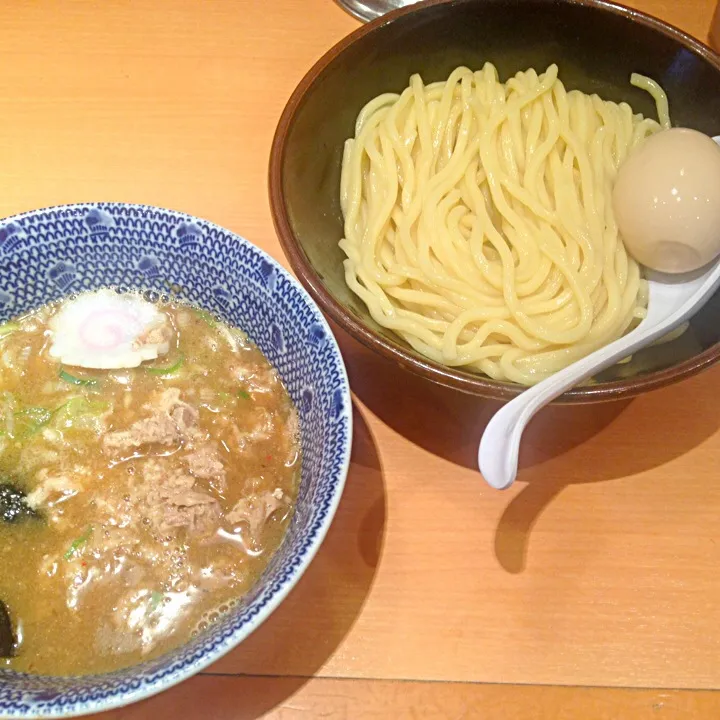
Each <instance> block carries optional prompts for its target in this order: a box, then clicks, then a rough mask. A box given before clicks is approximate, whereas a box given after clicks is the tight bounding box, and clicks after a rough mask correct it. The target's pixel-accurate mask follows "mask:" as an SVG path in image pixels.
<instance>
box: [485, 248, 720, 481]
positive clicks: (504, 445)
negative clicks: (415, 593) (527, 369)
mask: <svg viewBox="0 0 720 720" xmlns="http://www.w3.org/2000/svg"><path fill="white" fill-rule="evenodd" d="M718 286H720V261H718V262H717V263H716V264H715V265H714V266H713V267H712V268H711V269H710V270H708V271H707V272H706V273H705V274H704V275H701V276H699V277H697V278H696V279H695V280H694V281H693V283H692V285H691V286H690V288H691V291H690V293H689V295H686V296H684V297H683V296H680V295H677V296H676V297H670V298H660V297H658V298H656V299H655V300H656V301H655V302H654V299H653V297H652V296H653V293H652V290H651V308H650V311H649V315H650V316H651V317H647V318H646V319H645V320H643V321H642V322H641V323H640V325H638V326H637V327H636V328H635V329H634V330H633V331H631V332H629V333H628V334H627V335H624V336H623V337H621V338H618V339H617V340H615V341H614V342H611V343H610V344H609V345H606V346H605V347H601V348H599V349H598V350H596V351H595V352H593V353H590V355H587V356H585V357H584V358H582V359H581V360H578V361H577V362H575V363H573V364H572V365H569V366H568V367H566V368H564V369H563V370H560V371H559V372H556V373H555V374H554V375H551V376H550V377H549V378H547V379H546V380H543V381H542V382H539V383H538V384H537V385H534V386H533V387H530V388H528V389H527V390H525V391H524V392H523V393H522V394H521V395H518V396H517V397H516V398H515V399H514V400H511V401H510V402H509V403H508V404H507V405H505V406H504V407H502V408H500V410H498V412H497V413H495V415H494V416H493V417H492V418H491V419H490V422H489V423H488V424H487V427H486V428H485V432H484V433H483V436H482V440H481V441H480V447H479V449H478V467H479V468H480V472H481V473H482V475H483V477H484V478H485V480H486V482H487V483H488V484H489V485H491V486H492V487H494V488H497V489H498V490H504V489H505V488H507V487H509V486H510V485H512V483H513V482H514V481H515V476H516V475H517V469H518V454H519V451H520V439H521V438H522V434H523V431H524V430H525V426H526V425H527V424H528V422H530V420H531V418H532V417H533V415H535V413H536V412H537V411H538V410H540V408H542V407H543V406H545V405H547V404H548V403H549V402H551V401H552V400H554V399H555V398H556V397H558V396H559V395H562V393H564V392H565V391H566V390H569V389H570V388H572V387H574V386H575V385H577V384H578V383H581V382H582V381H583V380H587V378H589V377H592V376H593V375H595V374H597V373H598V372H600V371H601V370H604V369H605V368H607V367H610V365H613V364H615V363H616V362H618V361H619V360H622V359H623V358H626V357H627V356H628V355H632V354H633V353H634V352H636V351H638V350H640V349H641V348H643V347H645V346H646V345H649V344H650V343H652V342H654V341H655V340H659V339H660V338H661V337H663V336H665V335H666V334H667V333H669V332H671V331H672V330H674V329H675V328H677V327H678V326H679V325H681V324H682V323H683V322H685V321H686V320H688V319H689V318H690V317H692V316H693V315H694V314H695V313H696V312H697V311H698V310H699V309H700V308H701V307H702V306H703V305H704V304H705V303H706V302H707V301H708V300H709V299H710V297H711V296H712V295H713V293H714V292H715V291H716V290H717V288H718ZM657 300H660V302H657ZM654 306H657V307H658V308H661V309H662V311H664V312H666V313H668V314H667V315H666V316H665V317H658V316H657V315H655V313H654V312H653V307H654Z"/></svg>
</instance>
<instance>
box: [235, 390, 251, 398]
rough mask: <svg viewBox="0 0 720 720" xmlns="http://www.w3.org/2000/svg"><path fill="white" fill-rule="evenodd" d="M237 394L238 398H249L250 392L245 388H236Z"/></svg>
mask: <svg viewBox="0 0 720 720" xmlns="http://www.w3.org/2000/svg"><path fill="white" fill-rule="evenodd" d="M237 396H238V397H239V398H242V399H243V400H249V399H250V393H249V392H248V391H247V390H238V391H237Z"/></svg>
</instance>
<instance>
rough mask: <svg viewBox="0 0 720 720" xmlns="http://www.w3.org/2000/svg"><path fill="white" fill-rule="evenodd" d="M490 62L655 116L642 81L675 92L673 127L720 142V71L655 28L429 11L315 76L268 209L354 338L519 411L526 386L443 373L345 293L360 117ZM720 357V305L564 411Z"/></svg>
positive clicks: (320, 296)
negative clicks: (382, 98) (387, 96)
mask: <svg viewBox="0 0 720 720" xmlns="http://www.w3.org/2000/svg"><path fill="white" fill-rule="evenodd" d="M485 61H490V62H492V63H494V64H495V65H496V66H497V68H498V71H499V72H500V75H501V77H503V78H506V77H508V76H510V75H513V74H514V73H515V72H517V71H518V70H523V69H526V68H528V67H535V68H537V69H545V68H546V67H547V66H548V65H549V64H551V63H553V62H555V63H557V64H558V65H559V67H560V76H561V78H562V80H563V81H564V82H565V84H566V86H567V87H569V88H578V89H580V90H583V91H584V92H586V93H594V92H595V93H599V94H600V95H602V96H603V97H605V98H607V99H610V100H615V101H618V102H619V101H622V100H625V101H628V102H629V103H630V104H631V105H632V106H633V107H634V108H635V109H636V110H638V111H640V112H643V113H644V114H646V115H654V107H653V105H652V101H651V100H650V98H649V96H648V95H647V94H646V93H644V92H642V91H640V90H637V89H635V88H633V87H631V86H630V84H629V78H630V74H631V73H632V72H640V73H643V74H646V75H649V76H651V77H653V78H654V79H656V80H657V81H659V82H660V83H661V84H662V85H663V87H664V88H665V90H666V91H667V93H668V96H669V100H670V109H671V115H672V119H673V122H674V124H675V125H682V126H688V127H693V128H696V129H698V130H701V131H703V132H705V133H708V134H709V135H716V134H718V133H719V132H720V58H719V57H718V56H717V55H716V54H715V53H714V52H712V51H711V50H709V49H708V48H707V47H705V46H704V45H702V44H701V43H699V42H697V41H696V40H694V39H692V38H691V37H689V36H688V35H685V34H683V33H682V32H680V31H679V30H677V29H675V28H673V27H670V26H668V25H666V24H664V23H662V22H660V21H659V20H656V19H654V18H651V17H648V16H647V15H644V14H642V13H639V12H636V11H635V10H630V9H628V8H625V7H621V6H619V5H613V4H611V3H608V2H603V1H602V0H429V2H425V3H421V4H419V5H414V6H411V7H409V8H407V9H404V10H399V11H396V12H394V13H391V14H389V15H386V16H385V17H382V18H380V19H378V20H376V21H374V22H372V23H370V24H368V25H365V26H363V27H361V28H359V29H358V30H356V31H355V32H353V33H352V34H351V35H349V36H348V37H347V38H345V39H344V40H342V41H341V42H339V43H338V44H337V45H336V46H335V47H333V48H332V49H331V50H329V51H328V52H327V53H326V54H325V55H324V56H323V57H322V58H320V60H319V61H318V62H317V63H316V64H315V65H314V66H313V67H312V68H311V70H310V71H309V72H308V73H307V75H306V76H305V77H304V78H303V80H302V82H301V83H300V85H299V86H298V87H297V89H296V90H295V92H294V93H293V95H292V97H291V98H290V100H289V102H288V104H287V106H286V107H285V110H284V112H283V114H282V117H281V119H280V123H279V125H278V128H277V131H276V134H275V139H274V142H273V147H272V153H271V157H270V203H271V208H272V214H273V219H274V222H275V227H276V230H277V233H278V235H279V237H280V242H281V243H282V246H283V249H284V251H285V253H286V255H287V257H288V259H289V261H290V264H291V265H292V267H293V269H294V271H295V272H296V274H297V276H298V278H299V279H300V282H302V283H303V285H304V286H305V287H306V288H307V290H308V291H309V292H310V294H311V295H312V296H313V298H314V299H315V300H316V301H317V302H318V304H319V305H320V307H321V308H322V309H323V310H324V311H325V312H326V313H327V314H328V315H329V316H330V317H331V318H332V319H333V320H334V321H335V322H337V323H338V324H339V325H340V326H341V327H342V328H343V329H344V330H346V331H347V332H348V333H349V334H350V335H352V336H353V337H355V338H356V339H357V340H359V341H360V342H361V343H363V344H364V345H366V346H367V347H369V348H371V349H372V350H375V351H377V352H378V353H380V354H381V355H384V356H385V357H387V358H389V359H391V360H394V361H396V362H397V363H398V364H399V365H401V366H402V367H403V368H406V369H408V370H411V371H413V372H415V373H418V374H420V375H422V376H424V377H426V378H428V379H429V380H433V381H435V382H437V383H441V384H443V385H447V386H450V387H453V388H456V389H458V390H462V391H464V392H468V393H473V394H475V395H479V396H482V397H491V398H499V399H509V398H511V397H513V396H514V395H516V394H518V393H519V392H520V391H521V390H522V387H521V386H518V385H515V384H512V383H503V382H496V381H493V380H490V379H489V378H487V377H485V376H483V375H480V374H476V373H472V372H465V371H463V370H459V369H452V368H447V367H444V366H442V365H440V364H438V363H435V362H432V361H430V360H428V359H426V358H424V357H423V356H421V355H419V354H418V353H416V352H415V351H414V350H412V349H411V348H410V347H409V345H407V344H405V343H404V342H403V341H402V340H400V339H399V338H398V337H396V336H395V335H393V334H392V333H391V332H389V331H387V330H385V329H383V328H381V327H380V326H378V325H377V324H376V323H375V322H374V321H373V320H372V318H371V317H370V315H369V313H368V311H367V309H366V307H365V306H364V305H363V303H362V302H361V301H360V299H359V298H357V297H355V295H353V294H352V293H351V292H350V291H349V290H348V288H347V286H346V285H345V282H344V279H343V266H342V261H343V253H342V252H341V250H340V249H339V247H338V241H339V240H340V238H341V237H342V236H343V222H342V215H341V212H340V203H339V186H340V162H341V157H342V147H343V141H344V140H345V139H346V138H348V137H351V136H352V135H353V128H354V121H355V118H356V116H357V114H358V112H359V110H360V108H362V106H363V105H364V104H365V103H366V102H367V101H368V100H370V99H371V98H372V97H374V96H376V95H378V94H380V93H382V92H388V91H392V92H399V91H401V90H402V89H403V88H404V87H406V85H407V82H408V79H409V77H410V75H411V74H412V73H416V72H419V73H420V74H421V75H422V77H423V79H424V81H425V82H433V81H436V80H442V79H445V78H446V77H447V76H448V75H449V74H450V72H451V71H452V69H453V68H455V67H457V66H458V65H467V66H469V67H471V68H480V67H481V66H482V64H483V63H484V62H485ZM719 357H720V294H718V295H716V296H715V297H714V298H713V300H712V301H711V302H710V303H709V304H708V305H707V306H706V307H705V308H704V309H703V310H702V311H701V312H700V313H698V314H697V316H696V317H695V318H694V319H693V321H692V323H691V327H690V329H689V330H688V332H686V333H685V334H684V335H683V336H682V337H681V338H679V339H678V340H676V341H674V342H671V343H668V344H666V345H660V346H656V347H652V348H647V349H645V350H643V351H642V352H639V353H638V354H637V355H636V356H635V357H634V358H633V360H632V362H630V363H628V364H625V365H620V366H616V367H613V368H610V369H609V370H606V371H605V372H603V373H602V374H601V375H599V376H598V377H597V378H595V381H594V382H593V383H592V384H589V385H587V386H584V387H578V388H576V389H574V390H571V391H569V392H567V393H565V395H563V396H562V397H561V398H560V400H561V401H564V402H594V401H599V400H608V399H616V398H626V397H631V396H634V395H638V394H639V393H642V392H645V391H647V390H650V389H653V388H657V387H661V386H664V385H668V384H669V383H672V382H675V381H677V380H680V379H681V378H685V377H688V376H690V375H693V374H694V373H697V372H699V371H700V370H702V369H703V368H706V367H708V366H710V365H712V364H713V363H715V362H717V360H718V358H719Z"/></svg>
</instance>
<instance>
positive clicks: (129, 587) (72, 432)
mask: <svg viewBox="0 0 720 720" xmlns="http://www.w3.org/2000/svg"><path fill="white" fill-rule="evenodd" d="M351 436H352V416H351V404H350V394H349V390H348V384H347V377H346V373H345V369H344V366H343V362H342V358H341V356H340V353H339V351H338V347H337V345H336V343H335V339H334V337H333V335H332V333H331V332H330V330H329V328H328V326H327V324H326V322H325V320H324V319H323V316H322V315H321V313H320V312H319V310H318V309H317V307H316V306H315V305H314V303H313V302H312V301H311V300H310V298H309V297H308V295H307V294H306V293H305V291H304V290H303V289H302V288H301V287H300V286H299V285H298V284H297V282H296V281H295V280H294V279H293V278H292V277H291V276H290V275H289V274H288V273H287V272H286V271H285V270H284V269H283V268H282V267H280V265H278V264H277V263H276V262H275V261H274V260H272V259H271V258H270V257H269V256H268V255H266V254H265V253H264V252H263V251H261V250H259V249H258V248H256V247H254V246H253V245H251V244H250V243H249V242H247V241H246V240H244V239H242V238H240V237H238V236H236V235H234V234H232V233H230V232H228V231H226V230H224V229H222V228H220V227H218V226H216V225H213V224H212V223H209V222H205V221H203V220H199V219H196V218H193V217H190V216H187V215H184V214H182V213H177V212H171V211H167V210H160V209H157V208H152V207H144V206H137V205H123V204H90V205H72V206H64V207H57V208H51V209H47V210H40V211H35V212H30V213H26V214H23V215H18V216H16V217H12V218H9V219H7V220H3V221H0V568H2V571H1V572H0V717H16V716H23V717H28V716H32V717H45V716H47V717H68V716H74V715H78V714H86V713H91V712H97V711H100V710H105V709H108V708H111V707H117V706H121V705H125V704H127V703H129V702H133V701H135V700H139V699H141V698H143V697H147V696H149V695H152V694H154V693H157V692H159V691H161V690H163V689H165V688H167V687H169V686H171V685H173V684H175V683H177V682H179V681H181V680H183V679H185V678H187V677H188V676H190V675H191V674H193V673H195V672H197V671H199V670H200V669H202V668H203V667H205V666H207V665H208V664H209V663H211V662H212V661H214V660H216V659H217V658H219V657H220V656H222V655H223V654H224V653H226V652H227V651H229V650H230V649H232V648H233V647H234V646H236V645H237V644H238V643H239V642H240V641H242V640H243V639H244V638H245V637H247V635H248V634H249V633H251V632H252V631H253V630H254V629H255V628H257V627H258V626H259V625H260V624H261V623H262V622H263V621H264V620H265V619H266V618H267V617H268V615H269V614H270V613H271V612H272V611H273V610H274V609H275V608H276V607H277V606H278V604H279V603H280V602H281V601H282V600H283V598H284V597H285V596H286V595H287V593H288V592H289V591H290V589H291V588H292V587H293V585H294V584H295V583H296V582H297V580H298V579H299V577H300V576H301V575H302V573H303V572H304V570H305V568H306V567H307V566H308V564H309V563H310V561H311V559H312V557H313V556H314V555H315V553H316V551H317V550H318V547H319V545H320V543H321V542H322V540H323V538H324V536H325V533H326V531H327V529H328V526H329V524H330V522H331V521H332V518H333V515H334V513H335V510H336V508H337V504H338V502H339V499H340V495H341V493H342V489H343V485H344V482H345V476H346V473H347V469H348V462H349V453H350V444H351Z"/></svg>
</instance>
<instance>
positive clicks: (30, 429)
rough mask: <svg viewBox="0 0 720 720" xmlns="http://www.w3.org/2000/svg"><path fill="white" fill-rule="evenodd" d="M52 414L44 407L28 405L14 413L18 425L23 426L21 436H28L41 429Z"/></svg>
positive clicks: (50, 418)
mask: <svg viewBox="0 0 720 720" xmlns="http://www.w3.org/2000/svg"><path fill="white" fill-rule="evenodd" d="M53 415H54V412H53V411H52V410H48V409H47V408H44V407H29V408H25V409H24V410H19V411H17V412H16V413H15V420H16V421H17V423H18V425H23V426H24V431H23V432H22V434H21V437H29V436H30V435H35V433H37V432H39V431H40V430H42V429H43V428H44V427H45V426H46V425H47V424H48V423H49V422H50V421H51V420H52V417H53Z"/></svg>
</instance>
